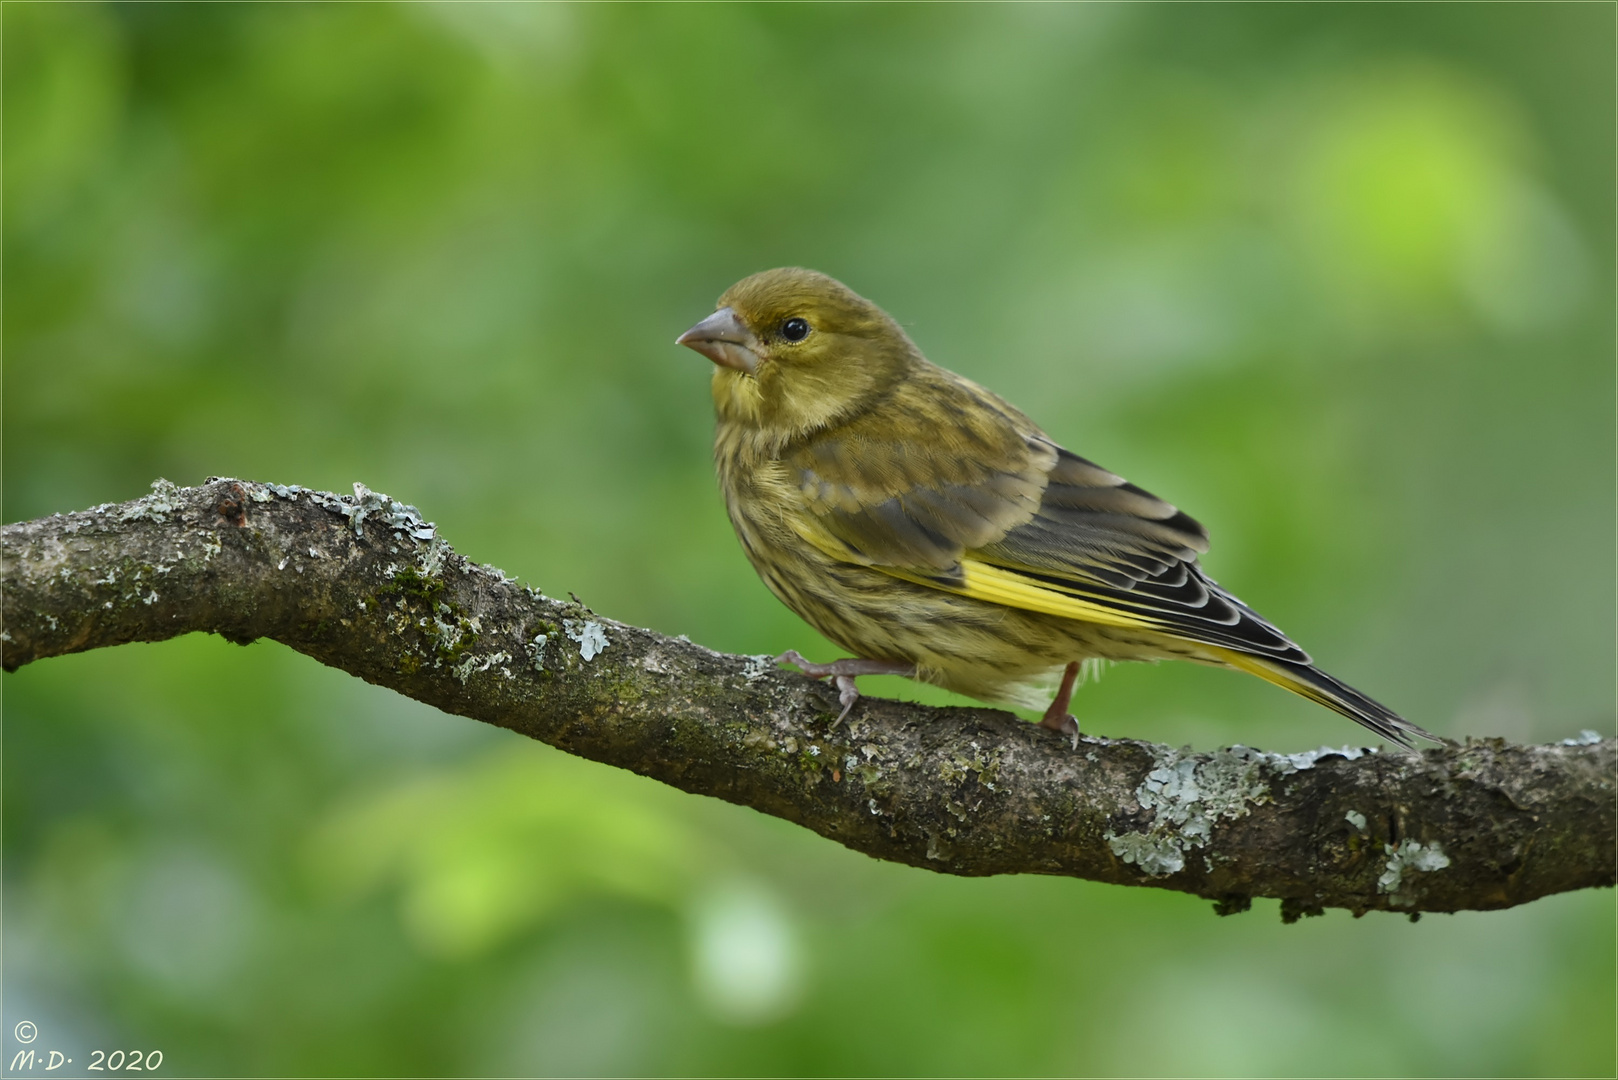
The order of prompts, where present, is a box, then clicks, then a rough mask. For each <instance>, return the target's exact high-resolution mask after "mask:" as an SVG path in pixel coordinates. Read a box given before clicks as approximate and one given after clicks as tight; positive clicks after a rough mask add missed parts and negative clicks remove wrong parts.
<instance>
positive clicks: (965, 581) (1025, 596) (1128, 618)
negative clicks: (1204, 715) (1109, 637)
mask: <svg viewBox="0 0 1618 1080" xmlns="http://www.w3.org/2000/svg"><path fill="white" fill-rule="evenodd" d="M876 569H879V570H883V571H885V572H886V573H889V574H892V575H893V576H894V577H898V578H904V579H905V580H906V581H914V582H916V583H917V584H918V585H930V586H931V587H933V588H935V589H943V590H944V591H946V592H953V593H959V594H960V595H962V596H969V597H971V598H972V599H974V600H982V601H984V602H985V603H990V604H1001V605H1003V606H1005V607H1014V608H1021V609H1023V610H1024V611H1038V612H1043V613H1044V614H1046V615H1059V616H1061V617H1062V618H1064V619H1082V620H1084V621H1085V622H1092V623H1100V624H1101V625H1102V626H1123V627H1128V628H1130V629H1137V630H1157V629H1160V628H1161V627H1162V626H1163V625H1164V624H1163V623H1162V622H1160V621H1158V620H1157V619H1153V618H1150V617H1148V616H1145V615H1136V614H1133V613H1131V612H1127V611H1120V610H1119V609H1117V608H1114V607H1109V606H1107V605H1105V604H1097V603H1093V602H1092V601H1089V600H1081V599H1079V598H1078V597H1076V596H1069V595H1067V594H1066V593H1060V592H1057V591H1055V590H1054V589H1047V588H1045V587H1044V586H1042V585H1040V584H1039V583H1038V582H1034V581H1030V580H1029V579H1028V578H1025V577H1023V576H1022V575H1021V574H1018V573H1015V572H1014V571H1011V570H1003V569H1001V568H1000V567H998V566H990V565H989V564H988V563H982V562H978V561H977V560H976V559H962V560H961V576H962V580H961V584H960V585H958V586H950V585H944V584H941V583H939V582H938V581H934V580H929V579H927V578H924V577H921V576H919V575H912V574H909V573H906V572H904V571H902V570H898V569H895V568H893V567H887V566H882V567H877V568H876Z"/></svg>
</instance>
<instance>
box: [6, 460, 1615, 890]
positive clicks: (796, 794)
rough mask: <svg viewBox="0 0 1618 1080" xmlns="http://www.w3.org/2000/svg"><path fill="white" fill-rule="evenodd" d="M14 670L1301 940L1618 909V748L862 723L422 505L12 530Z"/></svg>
mask: <svg viewBox="0 0 1618 1080" xmlns="http://www.w3.org/2000/svg"><path fill="white" fill-rule="evenodd" d="M0 575H3V587H4V596H3V619H4V627H5V629H4V631H3V632H0V646H3V653H0V655H3V660H4V666H5V669H6V670H8V671H13V670H16V669H17V668H18V667H21V666H22V665H24V664H27V663H30V662H32V661H35V660H39V659H42V658H44V657H49V656H60V655H63V654H65V653H71V652H79V651H83V650H86V649H95V648H101V647H104V646H108V645H117V644H122V643H124V642H130V641H159V640H163V639H167V638H170V637H174V636H177V635H179V634H184V633H189V632H192V631H207V632H211V633H217V634H220V635H222V636H224V637H226V638H227V639H229V640H231V641H236V642H241V643H244V644H245V643H247V642H250V641H253V640H254V639H256V638H261V637H266V638H273V639H275V640H277V641H280V642H283V643H285V644H286V645H289V646H291V647H292V648H294V649H297V650H298V651H300V652H303V653H306V654H308V655H309V656H312V657H314V658H315V659H316V660H318V661H320V662H321V663H324V664H329V665H331V666H333V667H338V668H341V669H343V670H344V671H347V672H350V673H351V674H354V675H358V676H359V677H360V678H363V679H365V680H367V681H368V682H373V683H377V684H379V685H382V686H387V687H390V688H392V689H394V690H397V691H398V692H400V693H402V694H406V695H408V696H410V697H413V698H416V699H418V700H420V701H425V702H428V703H430V704H432V705H435V706H437V707H438V708H440V709H443V710H445V711H446V712H451V713H457V714H459V715H462V716H468V717H472V718H474V719H477V720H482V721H485V722H487V723H491V724H498V725H500V726H501V727H506V728H510V729H511V730H513V731H517V732H521V733H522V734H524V735H528V736H530V737H532V738H535V739H539V740H542V741H544V742H547V743H550V744H551V745H553V746H557V747H560V748H561V749H563V750H566V751H568V752H569V753H573V754H578V755H580V756H582V757H587V758H591V759H593V760H596V761H601V762H605V763H607V764H610V765H616V766H618V767H620V768H625V769H630V770H632V771H634V772H637V773H640V774H642V775H645V776H650V777H654V778H656V779H658V780H661V781H663V782H664V783H667V784H672V785H673V786H675V787H678V788H681V789H683V790H685V791H691V792H696V793H699V794H703V795H712V796H715V797H717V798H721V799H725V800H727V801H729V802H734V803H740V804H742V805H744V806H751V807H753V808H755V809H757V810H760V811H762V812H764V813H767V814H773V815H775V816H777V817H782V818H785V819H787V820H789V821H794V822H797V823H798V824H800V825H803V826H804V827H806V828H809V829H813V830H814V831H815V832H817V833H819V834H821V835H822V836H826V837H829V838H831V839H833V840H836V841H838V842H839V843H842V844H845V845H847V846H848V847H851V848H853V849H855V850H856V851H863V852H865V853H866V854H868V855H871V856H873V857H875V858H879V859H888V860H892V861H895V862H902V863H909V864H910V865H913V866H920V867H925V868H927V869H930V870H937V871H942V872H946V873H953V874H966V875H979V874H1005V873H1041V874H1065V875H1071V876H1074V877H1081V878H1088V879H1091V880H1095V881H1106V882H1112V883H1115V884H1121V885H1151V886H1156V887H1159V888H1166V889H1176V890H1179V891H1182V892H1189V893H1194V894H1196V895H1198V896H1203V897H1207V898H1209V899H1212V900H1215V901H1216V902H1217V909H1218V910H1220V911H1222V912H1230V911H1239V910H1242V909H1244V908H1245V907H1247V906H1248V903H1249V902H1250V900H1251V898H1253V897H1255V896H1269V897H1279V898H1280V899H1281V901H1282V914H1283V916H1284V917H1286V918H1288V919H1289V920H1290V919H1294V918H1297V917H1298V916H1299V915H1306V914H1315V913H1319V912H1320V911H1321V910H1323V909H1324V908H1326V907H1342V908H1348V909H1350V910H1352V911H1354V912H1355V913H1356V914H1359V913H1363V912H1365V911H1370V910H1375V909H1381V910H1391V911H1398V912H1405V913H1410V914H1412V915H1415V914H1416V913H1420V912H1428V911H1460V910H1468V909H1490V908H1503V907H1510V906H1512V905H1515V904H1521V903H1524V902H1526V901H1529V900H1533V899H1535V898H1537V897H1541V896H1546V895H1549V894H1551V893H1557V892H1563V891H1566V890H1570V889H1579V888H1586V887H1591V886H1604V885H1612V884H1613V883H1614V847H1615V835H1614V819H1615V813H1614V772H1615V763H1618V741H1615V740H1613V739H1610V738H1608V739H1602V738H1599V737H1597V736H1595V735H1594V734H1593V733H1586V735H1584V736H1582V737H1580V738H1577V739H1568V740H1564V741H1563V742H1561V743H1557V744H1552V745H1546V746H1515V745H1509V744H1507V743H1506V742H1504V741H1502V740H1498V739H1490V740H1479V741H1469V742H1468V743H1466V744H1464V745H1461V744H1450V745H1446V746H1444V747H1442V748H1438V749H1431V750H1428V751H1426V752H1425V753H1423V754H1420V755H1416V754H1408V753H1403V752H1399V751H1393V752H1380V753H1379V752H1374V751H1365V750H1359V749H1353V748H1345V749H1343V750H1321V751H1315V752H1310V753H1305V754H1293V755H1286V756H1284V755H1278V754H1268V753H1263V752H1261V751H1257V750H1252V749H1247V748H1244V747H1232V748H1229V749H1225V750H1216V751H1213V752H1211V753H1200V754H1187V753H1182V752H1179V751H1176V750H1173V749H1171V748H1169V747H1166V746H1156V745H1152V744H1149V743H1143V742H1136V741H1132V740H1109V739H1097V738H1085V739H1083V740H1082V741H1081V742H1080V744H1079V745H1078V747H1077V749H1073V748H1071V747H1070V745H1069V743H1068V740H1067V739H1066V738H1064V737H1062V736H1059V735H1057V734H1055V733H1053V732H1050V731H1046V730H1043V729H1041V728H1039V727H1036V726H1034V725H1032V724H1027V723H1024V722H1021V721H1019V720H1018V719H1017V718H1015V717H1014V716H1011V715H1010V714H1008V713H1004V712H999V711H995V710H992V709H975V708H947V709H938V708H928V707H924V706H920V705H913V704H902V703H897V702H891V701H882V700H873V699H870V698H865V699H862V700H861V701H860V702H859V704H857V705H856V706H855V708H854V710H853V712H852V713H851V714H850V716H849V718H848V721H847V722H846V723H845V724H843V725H842V726H837V727H834V726H833V725H832V723H831V721H832V720H833V718H834V717H835V716H836V714H837V712H838V705H837V703H836V697H835V694H834V693H833V691H832V690H831V689H830V688H829V687H826V686H824V685H822V684H820V683H817V682H815V681H813V680H811V679H809V678H807V677H805V676H802V675H799V674H796V673H794V672H791V671H787V670H781V669H779V668H777V667H776V666H775V665H774V664H773V663H772V662H771V661H770V660H769V658H767V657H761V656H753V657H747V656H728V655H724V654H721V653H716V652H713V651H711V650H709V649H705V648H703V647H702V646H700V645H696V644H694V643H692V642H690V641H687V640H685V639H684V638H678V639H675V638H668V637H664V636H662V635H660V634H656V633H653V632H651V631H648V630H642V629H638V628H636V627H632V626H625V625H623V624H621V623H617V622H614V621H612V620H610V619H606V618H602V617H601V616H598V615H596V614H595V613H594V612H592V611H590V610H589V609H588V608H586V607H584V606H583V605H582V604H580V603H578V602H577V601H576V600H575V601H572V602H568V601H561V600H555V599H551V598H549V597H546V596H543V595H541V594H539V593H538V592H536V591H534V590H532V589H527V588H523V587H522V586H520V585H518V584H517V583H515V582H514V581H513V580H512V579H510V578H508V577H506V576H505V575H504V574H503V573H502V572H501V571H499V570H497V569H494V568H493V567H489V566H479V565H476V564H474V563H471V562H469V561H467V560H466V559H464V558H462V557H461V556H459V555H457V554H455V553H454V552H453V551H452V550H451V549H450V548H449V546H448V545H447V544H446V543H445V542H444V541H443V540H442V539H441V538H440V537H439V536H438V535H437V531H436V530H435V529H434V528H433V526H432V525H431V524H429V523H428V522H426V521H424V520H423V519H422V517H421V515H420V514H419V513H418V512H417V511H415V510H414V509H413V508H411V507H408V506H404V505H402V504H400V503H397V502H395V501H394V500H392V499H389V498H387V497H386V496H383V495H379V494H376V493H374V492H369V491H366V490H365V489H364V488H362V487H360V486H359V485H356V493H355V495H353V496H342V497H339V496H335V495H330V494H326V493H322V492H312V491H306V490H303V489H300V488H296V487H293V488H287V487H281V486H278V485H267V484H257V483H251V482H247V481H238V480H220V479H215V480H211V481H210V482H209V483H207V484H206V485H204V486H202V487H197V488H186V489H180V488H176V487H175V486H174V485H172V484H168V483H167V482H165V481H159V482H158V483H157V484H154V485H153V494H151V495H149V496H147V497H145V498H143V499H140V500H137V501H135V502H130V503H123V504H116V505H115V504H107V505H103V506H98V507H95V508H93V509H91V510H87V511H83V512H81V513H75V514H68V515H55V516H52V517H50V518H45V519H41V520H39V521H31V522H25V523H20V524H15V525H8V526H6V527H4V529H0Z"/></svg>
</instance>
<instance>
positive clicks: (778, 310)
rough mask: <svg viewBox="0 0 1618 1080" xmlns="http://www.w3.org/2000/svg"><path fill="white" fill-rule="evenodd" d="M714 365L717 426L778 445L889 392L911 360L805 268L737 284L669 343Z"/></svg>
mask: <svg viewBox="0 0 1618 1080" xmlns="http://www.w3.org/2000/svg"><path fill="white" fill-rule="evenodd" d="M676 340H677V341H678V343H679V344H681V345H685V346H687V347H688V348H692V349H695V350H696V351H697V352H699V353H701V354H702V355H704V356H706V357H707V358H708V359H710V360H712V361H713V362H714V364H715V365H716V367H715V370H714V378H713V395H714V406H715V408H716V409H717V410H718V412H719V418H720V421H721V422H733V423H742V424H748V425H751V426H754V427H758V428H761V429H764V430H766V431H767V432H768V433H770V434H773V435H776V436H778V437H781V438H791V437H793V436H794V435H797V434H801V433H803V432H807V431H812V430H815V429H817V428H821V427H824V426H826V425H828V424H831V423H835V422H836V421H838V420H840V419H842V418H844V417H847V416H850V415H853V414H855V413H857V412H860V411H862V410H863V409H864V408H865V407H867V406H868V405H869V404H870V403H871V402H874V401H875V400H878V399H879V398H880V397H881V396H882V395H884V394H885V393H886V392H887V391H888V390H890V389H891V388H892V387H894V386H896V385H897V384H898V383H899V382H900V381H901V380H902V379H903V378H904V377H905V375H906V374H907V373H908V372H909V370H910V368H911V366H912V365H913V364H914V363H915V362H916V360H917V359H918V358H919V356H920V354H919V353H918V352H917V351H916V347H915V346H914V345H913V344H911V342H910V339H909V338H908V337H906V336H905V333H904V331H903V330H901V329H899V325H898V324H897V323H895V322H894V321H893V320H892V319H891V318H889V316H888V314H887V312H885V311H883V310H882V309H881V308H879V307H877V306H876V305H875V304H873V303H871V302H870V301H869V300H867V299H865V298H864V297H863V296H860V295H859V294H858V293H856V292H854V290H852V289H850V288H849V287H848V286H846V285H844V284H843V283H842V282H840V281H836V280H834V279H832V278H829V277H827V276H826V275H825V274H820V273H816V272H815V271H813V270H803V269H800V268H798V267H786V268H783V269H779V270H765V271H763V272H762V273H758V274H754V275H753V276H752V277H749V278H743V279H742V280H741V281H738V282H737V283H736V284H734V285H732V286H731V287H730V288H729V289H727V290H726V291H725V294H724V295H723V296H721V297H720V298H719V309H718V310H717V311H715V312H714V313H713V314H712V315H710V316H708V317H707V318H706V319H703V320H702V321H701V322H699V323H697V325H695V326H693V327H692V328H691V329H689V330H687V331H686V332H685V333H683V334H681V335H680V336H679V338H678V339H676Z"/></svg>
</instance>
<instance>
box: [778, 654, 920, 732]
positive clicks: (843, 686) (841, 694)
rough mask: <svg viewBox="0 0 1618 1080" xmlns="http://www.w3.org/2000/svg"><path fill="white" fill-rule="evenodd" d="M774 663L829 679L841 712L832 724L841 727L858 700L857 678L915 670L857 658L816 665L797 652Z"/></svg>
mask: <svg viewBox="0 0 1618 1080" xmlns="http://www.w3.org/2000/svg"><path fill="white" fill-rule="evenodd" d="M775 662H776V663H777V664H791V665H792V666H793V667H795V668H797V669H798V670H799V671H801V672H803V673H804V674H805V675H807V676H809V677H810V678H811V679H825V678H830V679H831V680H832V682H833V683H834V684H835V685H836V687H837V702H838V704H840V705H841V706H842V707H843V711H842V712H840V713H838V714H837V719H836V720H834V721H832V726H833V727H835V726H837V725H838V724H841V723H842V722H843V720H844V719H845V718H846V717H847V716H848V711H849V710H850V709H852V708H853V707H854V703H855V702H856V701H858V700H859V699H860V692H859V689H858V688H857V687H856V686H855V685H854V676H856V675H914V674H915V672H916V669H915V668H914V667H913V666H911V665H910V664H901V663H897V662H895V661H891V660H865V659H862V658H859V657H850V658H847V659H843V660H833V661H832V662H831V663H829V664H816V663H814V662H812V661H810V660H807V659H805V658H804V656H803V654H802V653H800V652H798V651H797V650H796V649H788V650H787V651H786V652H784V653H782V654H781V655H780V656H777V657H776V658H775Z"/></svg>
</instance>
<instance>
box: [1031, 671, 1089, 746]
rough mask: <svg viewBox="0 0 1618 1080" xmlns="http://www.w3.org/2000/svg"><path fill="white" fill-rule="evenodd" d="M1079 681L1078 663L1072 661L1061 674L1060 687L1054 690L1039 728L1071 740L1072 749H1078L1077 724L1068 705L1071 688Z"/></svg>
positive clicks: (1071, 695)
mask: <svg viewBox="0 0 1618 1080" xmlns="http://www.w3.org/2000/svg"><path fill="white" fill-rule="evenodd" d="M1078 681H1079V662H1078V661H1077V660H1075V661H1073V662H1072V663H1071V664H1069V665H1068V666H1067V670H1066V671H1064V672H1062V685H1061V686H1059V687H1057V689H1056V697H1054V698H1052V699H1051V707H1050V708H1048V709H1046V710H1045V715H1044V716H1043V717H1042V718H1041V719H1040V721H1039V726H1040V727H1042V728H1050V729H1051V730H1052V731H1059V732H1061V733H1062V734H1063V735H1066V736H1068V737H1070V738H1071V739H1072V740H1073V749H1075V750H1077V749H1078V748H1079V722H1078V721H1077V720H1075V719H1074V718H1073V714H1072V713H1070V712H1068V711H1067V710H1068V705H1069V704H1071V703H1072V701H1073V687H1074V686H1075V685H1076V684H1077V683H1078Z"/></svg>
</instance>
